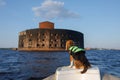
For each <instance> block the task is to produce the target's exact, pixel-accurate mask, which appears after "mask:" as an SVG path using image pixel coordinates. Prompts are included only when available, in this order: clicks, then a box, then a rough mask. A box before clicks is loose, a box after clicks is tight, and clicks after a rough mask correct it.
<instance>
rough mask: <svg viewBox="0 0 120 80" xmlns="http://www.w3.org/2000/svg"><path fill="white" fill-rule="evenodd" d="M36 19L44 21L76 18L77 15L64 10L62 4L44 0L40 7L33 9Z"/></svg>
mask: <svg viewBox="0 0 120 80" xmlns="http://www.w3.org/2000/svg"><path fill="white" fill-rule="evenodd" d="M32 10H33V11H34V13H35V16H36V17H41V18H45V19H55V18H78V17H79V15H78V14H76V13H74V12H71V11H69V10H68V9H66V8H64V2H60V1H55V0H45V1H44V2H43V3H42V4H41V5H40V6H38V7H33V8H32Z"/></svg>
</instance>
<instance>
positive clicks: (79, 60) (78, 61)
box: [66, 40, 91, 73]
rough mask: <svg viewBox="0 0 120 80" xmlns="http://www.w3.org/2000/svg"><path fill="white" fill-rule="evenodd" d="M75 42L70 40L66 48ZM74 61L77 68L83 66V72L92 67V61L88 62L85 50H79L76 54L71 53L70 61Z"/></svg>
mask: <svg viewBox="0 0 120 80" xmlns="http://www.w3.org/2000/svg"><path fill="white" fill-rule="evenodd" d="M73 45H74V42H73V41H72V40H68V41H67V42H66V50H68V49H69V48H70V46H73ZM71 61H74V66H75V68H76V69H81V68H83V71H81V73H85V72H86V71H87V69H88V68H90V67H91V66H90V63H89V62H88V59H87V58H86V56H85V51H81V52H77V53H75V54H74V55H70V62H71Z"/></svg>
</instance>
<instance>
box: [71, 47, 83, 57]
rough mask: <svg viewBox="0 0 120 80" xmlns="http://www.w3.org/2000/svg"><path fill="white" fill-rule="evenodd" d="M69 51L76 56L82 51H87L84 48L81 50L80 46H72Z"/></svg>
mask: <svg viewBox="0 0 120 80" xmlns="http://www.w3.org/2000/svg"><path fill="white" fill-rule="evenodd" d="M69 51H70V54H71V55H72V54H75V53H77V52H80V51H85V50H84V49H83V48H79V47H78V46H71V47H70V48H69Z"/></svg>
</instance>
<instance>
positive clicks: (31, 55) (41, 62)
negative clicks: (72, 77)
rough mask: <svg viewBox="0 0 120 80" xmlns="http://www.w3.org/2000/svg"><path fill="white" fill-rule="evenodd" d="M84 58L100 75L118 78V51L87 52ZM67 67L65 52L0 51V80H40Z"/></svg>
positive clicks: (119, 64) (67, 57)
mask: <svg viewBox="0 0 120 80" xmlns="http://www.w3.org/2000/svg"><path fill="white" fill-rule="evenodd" d="M86 56H87V58H88V60H89V62H90V63H91V64H92V65H96V66H98V67H99V68H100V71H101V75H104V74H108V75H113V76H115V77H120V50H88V51H86ZM68 65H69V55H68V53H67V52H24V51H14V50H2V49H1V50H0V80H42V79H43V78H45V77H47V76H49V75H51V74H54V73H55V70H56V69H57V68H58V67H60V66H68ZM113 80H114V79H113Z"/></svg>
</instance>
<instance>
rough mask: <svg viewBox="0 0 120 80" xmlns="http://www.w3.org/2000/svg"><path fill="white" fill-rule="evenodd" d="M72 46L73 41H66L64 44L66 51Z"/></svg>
mask: <svg viewBox="0 0 120 80" xmlns="http://www.w3.org/2000/svg"><path fill="white" fill-rule="evenodd" d="M73 45H74V42H73V40H68V41H67V42H66V50H68V49H69V48H70V46H73Z"/></svg>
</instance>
